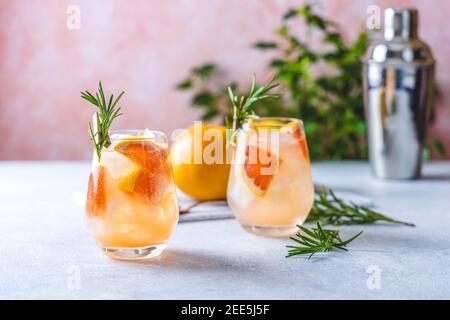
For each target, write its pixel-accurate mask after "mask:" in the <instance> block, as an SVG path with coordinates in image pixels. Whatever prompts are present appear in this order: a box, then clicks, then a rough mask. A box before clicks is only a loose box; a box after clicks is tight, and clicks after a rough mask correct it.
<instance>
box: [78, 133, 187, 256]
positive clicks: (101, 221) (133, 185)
mask: <svg viewBox="0 0 450 320" xmlns="http://www.w3.org/2000/svg"><path fill="white" fill-rule="evenodd" d="M110 140H111V144H110V145H109V146H108V147H107V148H104V149H103V150H102V153H101V158H100V161H98V157H97V155H96V154H95V153H94V158H93V162H92V171H91V174H90V176H89V186H88V194H87V202H86V217H87V222H88V226H89V229H90V231H91V233H92V234H93V235H94V237H95V240H96V241H97V243H98V244H99V246H100V247H101V248H103V250H104V252H105V254H106V255H107V256H109V257H111V258H116V259H141V258H149V257H155V256H158V255H159V254H160V253H161V252H162V251H163V250H164V248H165V246H166V242H167V241H168V239H169V237H170V235H171V234H172V232H173V231H174V229H175V226H176V224H177V222H178V204H177V198H176V192H175V185H174V181H173V176H172V169H171V165H170V159H169V153H168V150H167V147H168V143H167V138H166V136H165V135H164V134H163V133H161V132H157V131H150V130H147V129H146V130H142V131H138V130H124V131H114V132H112V133H111V134H110Z"/></svg>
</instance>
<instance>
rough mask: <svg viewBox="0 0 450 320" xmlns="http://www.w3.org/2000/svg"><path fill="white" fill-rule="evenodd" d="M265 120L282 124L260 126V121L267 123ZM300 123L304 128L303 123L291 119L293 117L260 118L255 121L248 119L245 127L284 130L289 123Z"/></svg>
mask: <svg viewBox="0 0 450 320" xmlns="http://www.w3.org/2000/svg"><path fill="white" fill-rule="evenodd" d="M265 120H273V121H279V122H281V123H261V124H258V121H265ZM292 122H295V123H298V124H299V125H300V126H301V127H302V128H303V121H302V120H300V119H297V118H291V117H258V118H253V119H248V120H246V121H245V122H244V125H246V126H247V127H253V128H258V127H259V126H261V127H269V128H282V127H285V126H287V125H289V123H292Z"/></svg>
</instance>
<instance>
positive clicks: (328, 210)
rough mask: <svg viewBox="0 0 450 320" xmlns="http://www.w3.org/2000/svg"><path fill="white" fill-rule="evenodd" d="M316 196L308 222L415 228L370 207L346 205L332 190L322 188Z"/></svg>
mask: <svg viewBox="0 0 450 320" xmlns="http://www.w3.org/2000/svg"><path fill="white" fill-rule="evenodd" d="M316 194H317V195H318V198H316V199H315V201H314V205H313V208H312V209H311V212H310V213H309V216H308V219H307V222H312V221H317V222H320V223H321V224H322V225H326V224H328V225H335V226H338V225H355V224H372V223H375V222H379V221H380V222H389V223H396V224H402V225H405V226H409V227H414V224H413V223H409V222H404V221H399V220H396V219H393V218H391V217H388V216H385V215H383V214H381V213H379V212H376V211H374V210H372V209H370V208H369V207H366V206H362V205H357V204H354V203H352V202H350V203H346V202H345V201H343V200H342V199H339V198H338V197H337V196H336V195H335V194H334V192H333V190H331V189H328V188H322V189H320V190H318V191H316Z"/></svg>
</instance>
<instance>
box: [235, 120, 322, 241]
mask: <svg viewBox="0 0 450 320" xmlns="http://www.w3.org/2000/svg"><path fill="white" fill-rule="evenodd" d="M227 199H228V204H229V206H230V208H231V210H232V212H233V214H234V216H235V217H236V219H237V220H238V221H239V223H240V224H241V225H242V226H243V227H244V229H246V230H247V231H249V232H252V233H256V234H260V235H265V236H275V237H277V236H287V235H290V234H293V233H295V231H296V225H298V224H302V223H303V222H304V221H305V220H306V218H307V217H308V214H309V211H310V210H311V207H312V204H313V201H314V186H313V182H312V179H311V172H310V162H309V155H308V147H307V144H306V137H305V133H304V130H303V123H302V122H301V121H300V120H298V119H291V118H258V119H251V120H248V121H247V122H246V123H245V124H244V126H243V130H241V131H240V133H239V134H238V136H237V141H236V146H235V150H234V156H233V163H232V166H231V171H230V178H229V182H228V191H227Z"/></svg>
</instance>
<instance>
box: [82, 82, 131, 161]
mask: <svg viewBox="0 0 450 320" xmlns="http://www.w3.org/2000/svg"><path fill="white" fill-rule="evenodd" d="M124 93H125V92H124V91H122V92H121V93H120V94H119V96H118V97H117V98H116V99H115V100H114V95H111V96H110V97H109V100H108V104H106V99H105V94H104V92H103V87H102V82H101V81H100V82H99V84H98V91H97V92H96V93H95V96H94V95H93V94H91V93H90V92H89V91H87V90H86V91H85V92H81V97H82V98H83V99H85V100H87V101H89V102H90V103H92V104H93V105H95V106H96V107H97V108H98V111H97V112H96V113H95V115H94V124H92V123H91V122H89V135H90V137H91V141H92V144H93V145H94V149H95V152H96V154H97V157H98V161H99V162H100V158H101V152H102V149H103V148H107V147H108V146H109V145H110V144H111V141H110V139H109V134H108V133H109V128H110V127H111V124H112V122H113V120H114V119H116V118H117V117H119V116H121V115H122V113H120V109H121V108H120V107H118V106H117V103H118V102H119V100H120V98H122V96H123V94H124ZM113 100H114V101H113Z"/></svg>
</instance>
